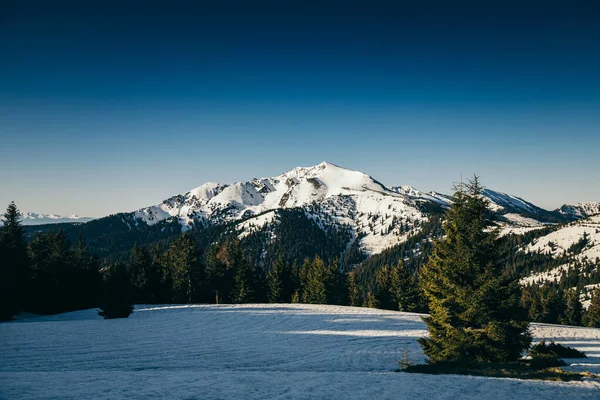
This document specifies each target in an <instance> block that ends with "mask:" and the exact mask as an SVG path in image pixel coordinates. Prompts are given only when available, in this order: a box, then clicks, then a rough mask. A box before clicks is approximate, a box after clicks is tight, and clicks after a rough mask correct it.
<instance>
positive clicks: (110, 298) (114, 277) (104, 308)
mask: <svg viewBox="0 0 600 400" xmlns="http://www.w3.org/2000/svg"><path fill="white" fill-rule="evenodd" d="M132 312H133V290H132V287H131V282H130V277H129V274H128V273H127V268H126V267H125V265H124V264H114V265H111V266H110V267H108V268H107V269H106V270H105V271H104V285H103V290H102V295H101V298H100V310H99V311H98V315H100V316H101V317H103V318H104V319H113V318H127V317H129V315H131V313H132Z"/></svg>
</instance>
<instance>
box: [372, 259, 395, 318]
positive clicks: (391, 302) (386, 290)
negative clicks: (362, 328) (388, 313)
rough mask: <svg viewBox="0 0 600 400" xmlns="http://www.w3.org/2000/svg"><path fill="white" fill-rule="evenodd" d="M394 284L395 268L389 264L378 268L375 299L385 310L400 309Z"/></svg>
mask: <svg viewBox="0 0 600 400" xmlns="http://www.w3.org/2000/svg"><path fill="white" fill-rule="evenodd" d="M394 284H395V282H394V277H393V270H392V268H390V266H389V265H384V266H383V267H381V268H379V269H378V270H377V273H376V275H375V285H376V286H375V287H376V289H375V299H376V300H377V304H378V306H379V308H383V309H385V310H397V309H398V303H397V301H396V288H395V287H394Z"/></svg>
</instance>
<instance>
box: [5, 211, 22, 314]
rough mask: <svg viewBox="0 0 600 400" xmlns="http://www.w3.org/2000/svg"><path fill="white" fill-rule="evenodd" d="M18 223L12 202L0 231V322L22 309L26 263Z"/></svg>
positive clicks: (18, 216) (18, 218) (19, 216)
mask: <svg viewBox="0 0 600 400" xmlns="http://www.w3.org/2000/svg"><path fill="white" fill-rule="evenodd" d="M21 220H22V216H21V212H20V211H19V210H18V209H17V206H16V205H15V203H14V201H13V202H11V203H10V204H9V205H8V207H7V209H6V212H5V213H4V215H3V221H2V222H3V227H2V230H1V231H0V321H6V320H10V319H12V317H13V316H14V315H15V314H16V313H17V312H19V311H20V310H23V308H24V302H25V291H26V288H27V286H26V279H27V267H28V260H27V250H26V246H25V241H24V239H23V228H22V227H21Z"/></svg>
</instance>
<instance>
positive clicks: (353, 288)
mask: <svg viewBox="0 0 600 400" xmlns="http://www.w3.org/2000/svg"><path fill="white" fill-rule="evenodd" d="M346 282H347V283H346V286H347V287H348V305H350V306H353V307H359V306H360V305H361V303H362V300H361V295H360V288H359V286H358V284H357V283H356V272H354V271H350V272H348V274H347V275H346Z"/></svg>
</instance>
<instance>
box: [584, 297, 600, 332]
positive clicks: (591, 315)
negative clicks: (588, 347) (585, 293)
mask: <svg viewBox="0 0 600 400" xmlns="http://www.w3.org/2000/svg"><path fill="white" fill-rule="evenodd" d="M585 322H586V325H587V326H589V327H592V328H600V288H596V290H594V293H593V294H592V301H591V303H590V307H589V308H588V309H587V312H586V313H585Z"/></svg>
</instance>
